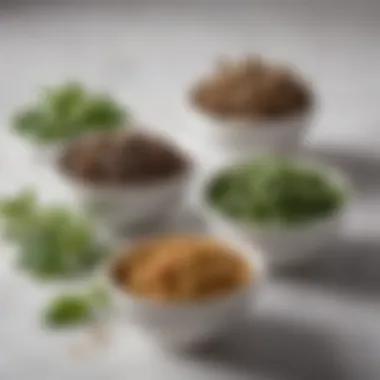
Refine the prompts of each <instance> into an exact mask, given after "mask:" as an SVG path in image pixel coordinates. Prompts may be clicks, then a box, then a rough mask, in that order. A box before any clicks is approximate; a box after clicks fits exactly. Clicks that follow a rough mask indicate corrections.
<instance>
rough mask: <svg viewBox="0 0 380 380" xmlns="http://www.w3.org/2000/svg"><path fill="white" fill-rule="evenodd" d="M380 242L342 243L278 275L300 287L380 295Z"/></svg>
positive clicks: (340, 241) (339, 242)
mask: <svg viewBox="0 0 380 380" xmlns="http://www.w3.org/2000/svg"><path fill="white" fill-rule="evenodd" d="M379 268H380V238H379V239H378V240H368V241H367V240H365V241H355V240H343V239H342V240H339V241H337V242H336V243H334V244H333V245H332V246H330V247H329V248H327V249H325V250H324V251H323V252H321V253H319V254H317V255H316V256H315V257H314V258H311V259H309V260H307V261H305V262H302V263H299V264H297V265H294V266H290V267H287V268H282V269H281V270H278V271H277V273H276V275H277V276H279V277H282V278H287V279H291V280H294V281H298V282H300V283H308V284H316V285H323V286H325V287H328V288H330V289H335V290H340V291H344V292H346V293H350V294H351V293H352V294H353V295H356V296H357V295H363V296H366V297H367V296H378V295H380V276H379Z"/></svg>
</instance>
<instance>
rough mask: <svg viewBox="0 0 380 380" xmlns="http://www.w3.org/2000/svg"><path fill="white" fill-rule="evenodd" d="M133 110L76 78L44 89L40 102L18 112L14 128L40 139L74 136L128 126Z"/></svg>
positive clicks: (52, 141)
mask: <svg viewBox="0 0 380 380" xmlns="http://www.w3.org/2000/svg"><path fill="white" fill-rule="evenodd" d="M128 121H129V113H128V111H127V110H125V109H124V108H123V107H122V106H121V105H120V104H118V103H117V102H116V101H115V100H114V99H113V98H112V97H111V96H110V95H108V94H102V93H92V92H90V91H89V90H87V89H86V88H85V87H83V86H82V85H80V84H79V83H76V82H69V83H66V84H63V85H59V86H56V87H51V88H47V89H44V90H42V93H41V96H40V98H39V99H38V101H37V103H36V104H34V105H31V106H28V107H26V108H24V109H22V110H20V111H18V112H17V113H16V114H15V115H14V119H13V123H12V126H13V129H14V131H15V132H17V133H18V134H20V135H23V136H25V137H26V138H28V139H30V140H33V141H35V142H37V143H42V144H49V143H56V142H61V141H64V140H68V139H72V138H75V137H78V136H80V135H83V134H84V133H86V132H91V131H104V130H106V131H107V130H115V129H120V128H123V127H125V125H126V124H127V123H128Z"/></svg>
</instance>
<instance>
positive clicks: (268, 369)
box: [193, 316, 354, 380]
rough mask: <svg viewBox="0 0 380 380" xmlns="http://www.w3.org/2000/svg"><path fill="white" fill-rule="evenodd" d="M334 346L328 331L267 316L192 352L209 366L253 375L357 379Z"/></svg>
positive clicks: (292, 379) (301, 379) (303, 379)
mask: <svg viewBox="0 0 380 380" xmlns="http://www.w3.org/2000/svg"><path fill="white" fill-rule="evenodd" d="M319 330H320V329H319ZM334 347H335V346H334V344H333V340H332V338H331V336H330V335H329V334H327V333H326V332H325V331H317V330H313V328H311V327H309V328H307V326H302V325H300V324H299V323H297V324H296V323H294V322H290V321H286V320H285V321H284V320H283V319H280V317H277V318H276V317H268V316H266V317H265V318H264V317H261V318H258V319H256V320H255V321H254V322H253V323H251V324H245V325H243V326H240V328H239V329H238V330H236V331H234V332H233V333H232V334H231V335H229V337H228V338H226V339H225V340H223V341H219V342H217V343H214V344H213V345H210V346H208V347H207V348H204V349H202V350H201V351H198V352H196V353H193V355H195V356H196V358H197V359H199V360H201V361H206V362H207V363H208V364H209V365H213V364H215V365H222V366H226V367H229V368H231V367H232V368H233V369H235V370H238V371H243V372H248V373H252V378H256V377H255V376H257V375H258V374H263V375H266V376H268V378H274V379H283V380H322V379H323V380H354V379H351V378H350V377H349V375H348V374H347V373H346V372H345V371H347V367H345V368H342V366H341V363H342V360H341V358H340V356H339V352H337V350H336V349H335V348H334Z"/></svg>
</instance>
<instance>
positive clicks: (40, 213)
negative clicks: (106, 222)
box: [0, 190, 108, 279]
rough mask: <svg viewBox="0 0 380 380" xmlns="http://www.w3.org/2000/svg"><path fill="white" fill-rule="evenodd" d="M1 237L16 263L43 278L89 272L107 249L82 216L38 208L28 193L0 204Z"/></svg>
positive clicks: (32, 193)
mask: <svg viewBox="0 0 380 380" xmlns="http://www.w3.org/2000/svg"><path fill="white" fill-rule="evenodd" d="M0 216H2V218H3V222H4V223H3V224H4V233H5V237H6V238H7V239H8V240H9V241H10V242H11V243H14V244H15V245H16V247H17V251H18V263H19V265H20V266H21V267H22V268H23V269H25V270H26V271H27V272H29V273H31V274H32V275H34V276H36V277H38V278H43V279H65V278H70V277H74V276H76V275H78V274H80V273H83V272H88V271H91V270H92V269H94V268H95V267H96V265H97V264H98V263H99V262H100V261H101V260H102V259H104V258H105V256H106V254H107V251H108V250H107V247H105V246H104V245H102V244H100V243H99V241H98V240H97V239H96V235H95V232H94V231H93V228H92V225H91V224H90V223H89V221H88V220H87V219H86V217H85V216H82V215H79V214H78V213H75V212H72V211H70V210H69V209H66V208H64V207H59V206H42V205H41V204H39V202H38V199H37V197H36V194H35V193H34V192H33V191H32V190H25V191H22V192H21V193H20V194H17V195H15V196H13V197H9V198H6V199H3V200H2V201H1V202H0Z"/></svg>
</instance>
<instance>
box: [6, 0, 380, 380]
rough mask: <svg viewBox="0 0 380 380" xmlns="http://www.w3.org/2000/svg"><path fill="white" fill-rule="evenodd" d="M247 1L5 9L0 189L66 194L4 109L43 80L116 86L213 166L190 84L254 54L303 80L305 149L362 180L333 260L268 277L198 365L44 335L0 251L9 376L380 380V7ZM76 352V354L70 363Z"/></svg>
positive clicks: (31, 301)
mask: <svg viewBox="0 0 380 380" xmlns="http://www.w3.org/2000/svg"><path fill="white" fill-rule="evenodd" d="M211 3H212V2H211ZM242 3H243V2H238V3H235V5H232V4H230V5H227V6H218V5H210V4H209V5H207V6H203V7H201V6H199V5H197V6H195V5H189V4H187V5H184V4H181V5H178V4H177V5H176V6H174V5H171V6H169V5H162V4H157V3H156V5H146V4H142V5H141V4H140V5H138V4H134V5H130V6H128V5H126V4H124V6H121V5H117V6H116V5H114V6H112V7H111V6H109V7H107V6H105V5H102V6H96V5H93V4H92V3H90V2H87V4H86V5H83V4H82V5H80V6H79V5H78V6H70V7H66V6H65V7H64V6H52V5H50V6H45V7H37V6H30V5H29V6H28V7H22V6H17V7H16V6H14V7H12V6H7V7H6V8H5V7H4V8H0V46H1V59H0V119H1V123H2V128H1V129H0V191H1V193H6V192H9V191H13V190H14V189H17V188H19V187H20V186H21V185H22V184H26V183H33V184H36V185H37V186H38V187H39V188H40V189H41V191H42V192H43V194H44V196H46V197H48V198H60V197H61V196H65V197H66V196H67V191H66V189H64V188H63V187H62V185H61V184H60V182H59V181H58V180H57V179H56V178H55V177H54V175H52V173H50V172H49V171H48V170H46V169H43V168H41V166H38V165H37V164H36V162H34V161H33V160H32V159H31V156H30V154H29V153H28V151H27V150H26V149H25V147H24V146H23V145H22V144H21V143H20V142H19V141H17V140H16V139H15V138H14V137H12V136H10V135H9V133H8V131H7V120H8V117H9V115H10V113H11V111H12V110H13V109H14V107H16V106H17V105H19V104H22V103H23V102H24V101H26V100H28V99H30V97H31V96H33V95H34V93H35V91H36V89H37V88H38V86H40V85H44V84H49V83H54V82H57V81H60V80H63V79H66V78H81V79H82V80H84V81H86V82H88V83H89V84H92V85H94V86H99V87H105V88H107V89H110V90H112V91H114V92H115V93H116V94H117V95H118V96H120V98H121V99H122V100H123V101H125V102H126V103H127V104H129V105H130V106H131V107H132V108H133V110H135V112H136V114H137V117H138V118H139V119H141V120H143V121H144V122H146V123H147V125H149V126H152V127H153V128H157V129H160V130H161V131H162V132H163V133H167V134H168V135H170V136H171V137H172V138H174V139H176V140H177V141H179V142H180V143H181V144H183V145H184V146H185V147H187V148H188V149H189V150H191V151H192V152H194V153H196V154H198V156H199V157H203V159H207V152H209V151H210V147H207V146H206V147H205V146H204V144H203V145H202V141H201V140H199V139H198V138H197V135H196V134H195V133H194V130H195V129H196V127H197V126H199V125H200V123H201V121H200V120H199V119H198V118H197V117H196V116H195V115H193V114H192V113H191V112H189V111H188V110H187V108H186V106H185V103H184V101H183V98H184V89H185V88H186V87H187V85H188V84H189V83H190V82H191V80H192V78H193V77H194V76H196V75H197V74H198V73H200V72H202V71H203V70H205V69H206V68H207V65H209V64H210V60H211V59H212V58H213V57H215V55H220V54H231V55H236V54H240V53H243V52H261V53H264V54H267V55H269V56H271V57H274V58H279V59H284V60H290V61H293V62H295V63H296V64H298V65H299V66H300V68H301V69H302V70H303V71H304V72H305V73H306V74H308V75H309V76H310V78H311V79H312V80H313V82H314V83H315V86H316V89H317V91H318V93H319V94H320V97H321V113H320V115H319V116H318V119H317V120H316V122H315V124H314V126H313V129H312V131H311V133H310V138H309V140H308V141H309V143H310V145H312V147H313V149H314V150H316V151H318V150H321V149H325V150H328V151H329V152H330V154H331V156H332V157H335V158H334V159H333V161H334V160H335V161H336V162H338V163H339V164H341V165H342V166H344V167H347V168H348V169H350V170H351V172H350V174H353V175H354V176H356V177H355V178H356V184H357V185H358V187H360V191H358V193H357V194H356V197H355V201H354V204H353V206H352V209H351V210H350V212H349V215H348V216H347V225H346V229H345V231H343V236H342V244H340V245H339V246H337V248H336V249H335V251H334V249H332V250H331V252H330V253H328V255H330V254H332V253H334V252H336V251H337V250H339V255H336V256H334V257H335V259H331V258H329V257H328V255H326V256H327V258H326V257H325V258H324V259H323V260H322V259H321V260H319V261H318V262H317V263H315V266H313V265H314V264H313V265H312V267H311V268H310V267H308V268H303V269H302V268H301V269H302V270H300V273H301V274H302V273H306V279H304V280H303V281H296V280H295V278H298V277H299V273H298V272H297V271H296V272H297V275H294V276H293V274H292V275H289V274H288V275H287V276H285V277H284V278H285V279H284V280H277V281H275V282H274V283H273V284H272V285H271V286H270V287H269V289H268V291H267V294H265V297H263V303H262V305H261V308H260V311H259V315H258V316H257V319H256V321H255V322H254V323H252V326H253V327H252V328H251V327H248V328H245V329H243V330H242V332H241V333H239V332H238V333H237V334H236V336H235V337H233V338H232V339H231V341H230V342H229V344H225V345H224V346H223V347H219V349H218V350H216V351H214V352H209V353H203V355H198V356H195V357H194V356H193V357H191V358H188V357H174V356H170V355H168V354H164V353H162V352H160V351H158V350H156V349H155V348H153V347H151V346H149V344H148V343H147V342H145V341H144V340H143V339H142V338H141V337H140V336H138V335H137V334H136V332H135V331H133V329H131V328H127V327H125V326H114V327H112V329H111V330H112V331H111V333H110V334H109V340H110V341H109V342H108V343H107V344H103V345H100V346H98V345H96V344H94V341H93V338H91V334H88V333H86V332H84V333H78V334H76V333H74V334H73V335H72V336H71V335H70V336H51V335H48V334H46V333H45V332H44V331H43V330H41V329H40V327H39V326H38V323H37V321H36V315H37V314H36V310H37V308H38V307H39V305H40V301H41V300H42V299H43V296H42V295H41V292H40V291H39V289H38V288H35V287H34V286H32V285H30V284H26V283H25V282H24V280H22V279H19V278H17V277H15V275H14V273H13V272H12V271H9V269H8V267H7V266H6V265H5V260H4V256H1V258H0V260H1V262H0V379H1V380H24V379H39V380H45V379H46V380H47V379H58V380H65V379H71V380H76V379H115V380H118V379H125V378H136V379H142V380H143V379H151V378H157V379H161V378H162V379H164V378H165V379H178V378H182V379H194V378H197V379H211V378H215V377H217V378H219V379H224V378H225V379H231V378H233V379H235V378H236V379H240V378H241V379H268V380H269V379H294V380H313V379H322V378H323V379H324V380H329V379H331V380H346V379H347V380H348V379H350V380H351V379H352V380H357V379H363V380H372V379H373V380H378V379H379V377H380V365H379V362H380V361H379V359H380V354H379V352H380V324H379V320H378V315H379V314H378V313H379V306H378V304H377V302H375V300H376V298H377V297H378V294H379V292H378V290H379V289H380V286H378V285H379V281H378V279H377V278H378V276H377V273H378V268H379V263H380V262H379V259H377V253H378V252H379V251H380V249H379V248H380V245H379V243H378V238H379V236H380V234H379V232H380V227H379V226H380V209H379V205H380V203H379V200H380V196H378V195H377V194H378V189H380V187H378V182H377V181H376V180H374V176H375V177H376V174H377V175H378V173H379V171H378V167H377V163H376V161H377V159H380V158H379V157H380V156H379V157H377V156H378V155H379V153H378V152H379V148H380V125H379V124H380V122H379V111H378V110H379V106H378V99H379V98H380V76H379V75H378V67H380V50H379V48H378V47H377V45H378V39H379V35H380V26H379V25H378V18H379V16H380V6H379V5H377V4H376V2H369V1H367V2H365V3H363V2H361V3H359V2H358V3H354V2H351V3H347V2H341V3H338V2H335V3H327V2H323V3H320V2H311V1H308V2H298V4H296V3H293V5H284V3H278V4H277V5H276V4H274V3H271V4H272V5H262V4H263V3H260V4H261V5H260V4H259V2H257V3H254V2H253V3H251V5H242ZM289 3H290V2H287V4H289ZM339 4H341V5H339ZM363 4H364V5H363ZM335 161H334V162H335ZM375 179H376V178H375ZM348 238H350V239H351V240H347V239H348ZM5 249H6V248H5V245H4V243H0V251H1V253H2V254H3V253H4V252H5ZM316 268H317V269H318V270H319V272H318V271H316V270H315V269H316ZM358 274H359V276H358ZM355 276H356V277H355ZM301 277H302V276H301ZM353 277H354V278H355V280H352V278H353ZM367 283H369V285H368V284H367ZM367 285H368V286H367ZM370 294H371V300H369V298H368V297H369V295H370ZM251 330H252V331H251ZM73 345H74V346H75V347H74V349H76V350H81V352H78V353H76V354H75V355H73V352H72V351H73V348H72V346H73ZM78 346H79V347H78ZM91 346H92V347H91ZM70 347H71V348H70Z"/></svg>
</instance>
